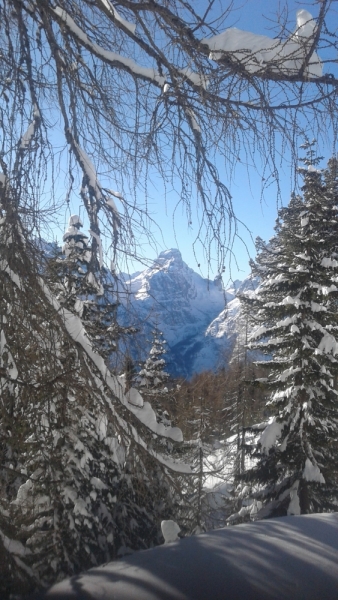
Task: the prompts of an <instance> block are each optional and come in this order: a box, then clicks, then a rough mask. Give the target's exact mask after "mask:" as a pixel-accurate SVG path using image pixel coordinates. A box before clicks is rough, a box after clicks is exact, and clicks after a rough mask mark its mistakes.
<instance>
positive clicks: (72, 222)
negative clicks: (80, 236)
mask: <svg viewBox="0 0 338 600" xmlns="http://www.w3.org/2000/svg"><path fill="white" fill-rule="evenodd" d="M68 225H69V227H71V226H72V225H73V226H74V227H83V223H82V221H81V219H80V217H79V215H72V216H71V217H70V219H69V223H68Z"/></svg>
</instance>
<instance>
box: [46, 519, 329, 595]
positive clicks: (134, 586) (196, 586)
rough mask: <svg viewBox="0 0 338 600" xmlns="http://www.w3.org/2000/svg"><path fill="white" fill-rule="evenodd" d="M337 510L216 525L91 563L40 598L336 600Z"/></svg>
mask: <svg viewBox="0 0 338 600" xmlns="http://www.w3.org/2000/svg"><path fill="white" fill-rule="evenodd" d="M337 555H338V515H337V513H335V514H316V515H304V516H294V517H281V518H279V519H269V520H266V521H258V522H255V523H248V524H245V525H238V526H236V527H227V528H225V529H218V530H215V531H212V532H210V533H207V534H203V535H198V536H193V537H190V538H185V539H183V540H180V541H178V542H173V543H171V544H165V545H164V546H160V547H157V548H152V549H151V550H145V551H141V552H137V553H135V554H133V555H132V556H129V557H127V558H124V559H123V560H121V561H118V562H115V563H109V564H107V565H105V566H102V567H98V568H95V569H91V570H90V571H88V573H85V574H83V575H80V576H78V577H73V578H72V579H68V580H66V581H63V582H61V583H59V584H57V585H56V586H54V587H53V588H51V589H50V590H49V591H48V592H47V594H46V595H45V596H44V598H46V600H66V599H67V600H75V599H77V600H80V599H81V600H85V599H86V600H87V599H88V600H89V599H90V598H93V599H94V598H95V600H103V599H105V600H106V599H107V598H115V599H116V600H210V599H213V600H225V599H226V600H244V599H245V600H290V599H292V600H305V599H306V600H319V599H321V600H336V599H337V590H338V568H337Z"/></svg>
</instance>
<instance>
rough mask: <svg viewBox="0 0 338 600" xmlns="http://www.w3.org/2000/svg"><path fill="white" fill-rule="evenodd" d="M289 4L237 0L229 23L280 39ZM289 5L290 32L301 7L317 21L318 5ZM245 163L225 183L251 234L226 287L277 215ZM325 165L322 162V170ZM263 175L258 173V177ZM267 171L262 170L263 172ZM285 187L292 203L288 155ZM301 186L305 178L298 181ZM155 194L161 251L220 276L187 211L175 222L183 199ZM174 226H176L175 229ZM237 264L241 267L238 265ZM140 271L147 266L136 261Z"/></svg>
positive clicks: (269, 192)
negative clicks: (280, 16) (175, 252)
mask: <svg viewBox="0 0 338 600" xmlns="http://www.w3.org/2000/svg"><path fill="white" fill-rule="evenodd" d="M283 6H284V3H283V2H282V3H279V2H277V1H274V2H271V0H270V1H269V0H255V1H253V0H248V1H247V2H239V1H237V0H236V1H235V2H234V8H235V9H234V11H233V13H232V18H231V19H229V21H227V25H229V26H234V27H237V28H239V29H243V30H247V31H250V32H252V33H257V34H264V35H268V36H271V37H275V36H276V35H277V29H276V13H277V12H278V10H281V9H282V8H283ZM287 6H288V19H289V24H290V25H289V27H290V30H291V31H292V30H294V29H295V27H296V12H297V10H299V9H301V8H305V9H307V10H309V11H310V12H311V13H312V15H313V16H314V17H316V16H317V14H318V6H315V5H314V4H312V3H309V2H308V3H305V2H295V1H294V0H291V1H289V2H288V4H287ZM303 142H304V139H300V140H299V145H301V144H302V143H303ZM333 150H334V149H333V148H332V147H330V145H329V144H328V146H326V147H323V146H319V148H318V153H319V154H323V155H324V156H325V157H326V159H327V158H329V157H330V155H331V154H332V153H333ZM244 162H245V159H244V156H243V162H241V163H239V164H238V167H237V168H236V171H235V174H234V178H233V180H232V181H231V182H230V181H226V183H228V186H229V189H230V192H231V195H232V200H233V206H234V211H235V214H236V216H237V218H238V219H239V220H240V221H242V222H243V223H244V224H245V225H246V227H247V228H248V230H249V231H248V230H247V229H246V228H245V227H244V226H243V225H240V224H239V234H240V235H241V236H242V238H243V242H244V243H242V242H241V241H240V240H237V241H236V242H235V245H234V247H233V253H234V255H235V257H236V260H232V261H231V266H230V267H229V265H228V263H226V265H225V266H226V270H225V273H224V276H223V279H224V283H225V284H226V283H227V280H228V279H229V278H230V279H237V278H238V279H243V278H244V277H245V276H247V275H248V274H249V272H250V268H249V255H248V253H249V254H250V256H251V257H254V256H255V247H254V239H255V238H256V237H257V236H260V237H261V238H263V239H265V240H268V239H269V238H270V237H272V235H273V233H274V230H273V228H274V224H275V220H276V217H277V210H278V206H280V203H279V204H278V201H277V187H276V184H274V183H272V184H271V185H270V187H269V188H267V189H266V190H265V192H264V197H263V198H262V194H261V191H262V180H261V176H260V174H259V172H260V165H259V164H256V165H253V164H249V165H247V166H245V164H244ZM324 164H325V161H324V162H323V166H324ZM257 171H258V173H257ZM261 172H262V170H261ZM279 176H280V184H281V202H282V204H283V205H287V204H288V202H289V199H290V195H291V192H292V191H293V190H294V189H295V185H294V181H292V180H291V167H290V165H289V164H288V156H287V155H284V156H283V166H282V167H281V168H280V170H279ZM299 184H300V185H301V179H299ZM149 191H150V196H151V198H150V201H149V207H150V211H151V213H152V217H153V218H154V219H155V221H156V222H157V223H158V225H159V227H160V228H161V231H162V236H163V239H161V236H160V235H159V233H158V232H157V231H155V230H154V234H155V237H156V239H157V241H158V251H161V250H163V249H166V248H179V250H180V251H181V253H182V256H183V260H184V261H185V262H186V263H187V264H188V265H189V266H190V267H192V268H193V269H194V270H196V271H200V273H201V274H202V275H203V276H209V277H210V278H213V277H214V276H215V275H216V274H217V257H216V256H213V255H212V254H211V260H210V264H209V265H208V263H207V260H206V257H205V256H204V253H203V249H202V248H201V246H199V245H198V244H197V245H196V247H195V253H196V255H195V253H194V249H193V247H192V246H193V242H194V240H195V238H196V234H197V230H196V229H191V228H189V226H188V224H187V218H186V215H185V213H184V210H183V211H182V209H180V208H179V209H178V210H177V211H176V213H175V216H174V220H173V214H172V211H173V208H174V207H175V205H176V203H177V200H178V197H177V196H176V195H175V193H174V192H172V193H169V194H167V197H166V209H164V208H163V207H164V205H165V202H164V193H163V192H161V186H160V185H159V186H158V187H157V186H156V189H155V188H154V189H153V190H151V188H150V189H149ZM173 223H174V227H173ZM144 251H145V254H146V255H147V256H148V257H149V258H152V257H153V258H155V257H156V256H157V253H156V250H154V249H153V248H151V247H149V246H148V247H147V244H146V243H145V245H144ZM236 262H237V265H236ZM198 265H200V267H198ZM134 267H135V268H137V269H138V268H142V266H140V265H137V264H136V263H135V265H134Z"/></svg>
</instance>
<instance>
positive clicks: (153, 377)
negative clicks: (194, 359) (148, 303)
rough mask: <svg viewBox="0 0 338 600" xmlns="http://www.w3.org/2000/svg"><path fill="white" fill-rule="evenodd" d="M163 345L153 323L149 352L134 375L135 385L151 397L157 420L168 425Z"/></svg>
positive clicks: (168, 394)
mask: <svg viewBox="0 0 338 600" xmlns="http://www.w3.org/2000/svg"><path fill="white" fill-rule="evenodd" d="M165 345H166V341H165V339H164V337H163V333H162V331H160V329H159V328H158V326H157V325H155V327H154V329H153V330H152V332H151V340H150V350H149V354H148V357H147V358H146V360H145V361H144V362H143V364H142V365H141V369H140V371H139V373H138V375H137V377H136V386H137V387H138V388H139V389H140V390H141V391H142V392H143V395H144V396H145V397H149V398H150V399H152V401H153V404H154V407H155V408H156V412H157V414H158V418H159V420H160V421H161V422H163V423H165V424H166V425H169V423H170V421H169V413H168V410H167V408H168V407H169V406H168V405H169V404H170V393H169V390H168V387H167V384H168V380H169V377H170V375H169V373H167V371H166V370H165V366H166V361H165V359H164V358H163V357H164V356H165V354H166V352H167V351H166V348H165Z"/></svg>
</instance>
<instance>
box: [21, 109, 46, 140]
mask: <svg viewBox="0 0 338 600" xmlns="http://www.w3.org/2000/svg"><path fill="white" fill-rule="evenodd" d="M40 120H41V116H40V111H39V109H38V107H37V106H36V104H34V109H33V121H32V122H31V123H30V125H29V126H28V129H27V131H25V133H24V134H23V136H22V138H21V142H20V148H21V149H22V150H26V149H27V148H28V147H29V146H30V143H31V141H32V139H33V137H34V134H35V132H36V130H37V128H38V126H39V123H40Z"/></svg>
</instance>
